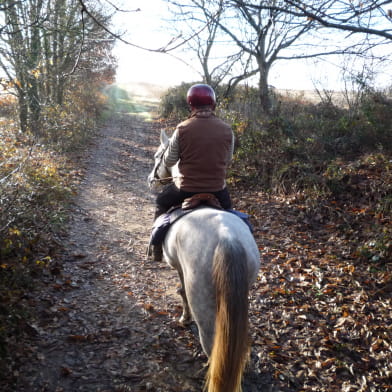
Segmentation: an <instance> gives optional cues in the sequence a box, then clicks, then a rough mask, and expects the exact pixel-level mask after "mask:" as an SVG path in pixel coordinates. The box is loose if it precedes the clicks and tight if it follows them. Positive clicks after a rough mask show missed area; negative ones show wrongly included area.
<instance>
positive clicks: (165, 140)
mask: <svg viewBox="0 0 392 392" xmlns="http://www.w3.org/2000/svg"><path fill="white" fill-rule="evenodd" d="M168 143H169V137H168V136H167V135H166V132H165V130H164V129H163V128H162V129H161V144H163V145H164V146H167V144H168Z"/></svg>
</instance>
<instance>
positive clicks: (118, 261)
mask: <svg viewBox="0 0 392 392" xmlns="http://www.w3.org/2000/svg"><path fill="white" fill-rule="evenodd" d="M157 135H158V132H157V129H154V125H153V123H152V122H147V121H145V119H144V117H143V116H142V115H140V114H139V115H138V114H121V113H117V115H116V116H115V117H113V119H111V120H110V121H109V122H108V124H107V126H106V127H105V128H104V129H103V130H102V132H101V137H99V138H98V139H97V141H96V145H95V146H94V147H93V148H92V149H91V153H90V156H89V157H88V164H87V169H86V173H85V177H84V180H83V182H82V183H81V185H80V190H79V194H78V196H77V198H76V200H75V205H74V207H73V213H72V221H71V224H70V227H69V234H68V237H67V239H66V247H65V248H66V250H67V254H66V255H64V260H63V265H62V267H61V270H60V271H57V273H56V271H53V272H54V275H53V276H52V277H51V280H52V281H50V284H49V285H48V288H47V290H45V291H43V292H41V293H40V294H39V303H40V304H39V306H40V307H41V314H40V319H39V320H37V321H36V323H34V324H33V325H32V326H31V327H32V330H33V332H34V336H33V338H32V340H31V342H30V347H29V349H30V356H29V357H28V358H26V360H25V364H24V366H22V368H21V369H20V371H19V375H18V376H19V377H18V378H19V385H18V387H17V391H18V392H22V391H23V392H33V391H49V392H60V391H64V392H65V391H66V392H71V391H72V392H74V391H144V390H151V391H185V390H187V391H196V390H201V383H202V378H203V374H200V373H198V372H199V370H200V369H202V367H203V366H202V365H203V361H204V360H205V358H204V357H203V355H200V354H199V353H200V348H199V347H198V342H197V341H196V340H195V339H194V336H193V334H192V331H191V330H186V329H182V328H180V327H179V325H178V324H177V323H176V321H175V318H176V317H177V316H178V314H179V310H180V309H179V307H178V305H179V304H180V301H179V296H178V295H177V294H176V287H177V276H176V275H175V273H174V271H172V270H171V269H170V268H169V267H168V266H166V264H164V263H159V264H158V263H153V262H146V261H145V250H146V246H147V242H148V237H149V230H150V226H151V223H152V217H153V199H152V196H151V195H150V193H149V192H148V189H147V184H146V178H147V175H148V172H149V170H150V169H151V159H152V155H153V151H154V150H155V147H154V146H156V145H157Z"/></svg>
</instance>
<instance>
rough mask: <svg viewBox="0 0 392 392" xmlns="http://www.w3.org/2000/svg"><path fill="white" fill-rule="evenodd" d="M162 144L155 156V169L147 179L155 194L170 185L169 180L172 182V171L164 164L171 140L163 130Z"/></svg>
mask: <svg viewBox="0 0 392 392" xmlns="http://www.w3.org/2000/svg"><path fill="white" fill-rule="evenodd" d="M160 142H161V144H160V146H159V147H158V150H157V152H156V153H155V154H154V168H153V169H152V171H151V173H150V174H149V175H148V178H147V182H148V186H149V188H150V190H151V191H153V192H158V191H159V190H160V189H161V188H162V186H163V185H166V184H167V183H168V180H170V181H171V180H172V179H171V169H170V168H168V167H166V166H165V165H164V164H163V162H162V160H163V156H164V154H165V151H166V150H167V148H168V147H169V142H170V139H169V137H168V136H167V134H166V132H165V130H164V129H161V136H160ZM170 181H169V182H170Z"/></svg>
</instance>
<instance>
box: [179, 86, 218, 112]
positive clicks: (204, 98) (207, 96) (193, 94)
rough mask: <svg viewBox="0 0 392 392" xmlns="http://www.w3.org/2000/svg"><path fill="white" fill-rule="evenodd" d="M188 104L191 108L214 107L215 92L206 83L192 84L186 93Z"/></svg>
mask: <svg viewBox="0 0 392 392" xmlns="http://www.w3.org/2000/svg"><path fill="white" fill-rule="evenodd" d="M186 101H187V102H188V105H190V106H191V107H193V108H197V107H200V106H212V107H213V109H215V105H216V98H215V92H214V90H213V88H212V87H211V86H209V85H208V84H194V85H193V86H192V87H191V88H190V89H189V90H188V93H187V95H186Z"/></svg>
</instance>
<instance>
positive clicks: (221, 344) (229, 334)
mask: <svg viewBox="0 0 392 392" xmlns="http://www.w3.org/2000/svg"><path fill="white" fill-rule="evenodd" d="M213 280H214V284H215V290H216V319H215V337H214V342H213V347H212V351H211V355H210V358H209V368H208V371H207V377H206V383H205V388H204V391H208V392H240V391H241V380H242V374H243V372H244V369H245V366H246V362H247V359H248V354H249V339H248V323H249V322H248V307H249V304H248V289H249V287H248V286H249V283H248V267H247V262H246V252H245V250H244V248H243V246H242V245H241V243H240V242H239V241H234V242H233V241H229V240H224V239H222V240H221V241H220V243H219V244H218V247H217V248H216V250H215V253H214V263H213Z"/></svg>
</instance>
